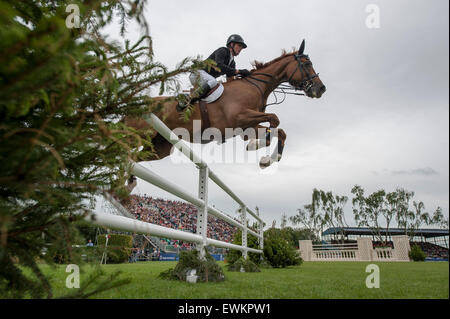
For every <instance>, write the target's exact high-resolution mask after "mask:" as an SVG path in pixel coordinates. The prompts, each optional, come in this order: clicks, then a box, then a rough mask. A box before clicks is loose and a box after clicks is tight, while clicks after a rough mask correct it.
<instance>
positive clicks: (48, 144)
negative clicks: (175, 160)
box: [0, 0, 199, 298]
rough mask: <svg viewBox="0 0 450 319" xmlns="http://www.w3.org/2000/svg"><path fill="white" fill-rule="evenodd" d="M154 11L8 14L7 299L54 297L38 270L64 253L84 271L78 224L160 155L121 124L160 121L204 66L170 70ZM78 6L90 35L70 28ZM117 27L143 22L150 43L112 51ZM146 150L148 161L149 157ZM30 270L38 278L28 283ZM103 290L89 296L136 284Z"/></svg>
mask: <svg viewBox="0 0 450 319" xmlns="http://www.w3.org/2000/svg"><path fill="white" fill-rule="evenodd" d="M144 3H145V1H142V0H135V1H112V2H105V1H100V0H91V1H73V0H70V1H69V0H66V1H64V0H61V1H44V0H34V1H32V0H30V1H2V2H1V3H0V10H1V15H0V38H1V39H2V41H0V51H1V52H2V54H1V55H0V62H1V63H0V119H1V120H0V161H1V163H2V165H1V166H0V238H1V244H0V294H1V295H2V296H6V297H11V298H22V297H26V296H31V297H35V298H41V297H43V296H45V297H47V298H51V297H53V293H52V289H51V285H50V283H49V280H48V278H47V277H46V275H44V274H43V273H42V271H41V270H40V268H39V267H38V265H37V263H36V260H37V259H38V258H42V259H43V260H45V261H46V262H48V263H52V262H53V261H52V260H51V258H50V257H49V256H48V255H42V254H41V253H42V251H43V250H44V249H45V248H46V247H48V246H49V245H53V244H57V243H64V246H65V249H66V250H67V253H68V256H69V260H70V261H71V262H76V263H78V262H80V263H81V261H80V259H79V257H77V256H76V254H75V252H74V251H72V249H71V246H72V244H73V242H74V237H75V236H74V234H75V228H74V225H73V223H74V222H76V221H78V220H81V219H82V218H83V216H82V214H83V213H86V212H87V211H88V210H89V209H90V207H89V205H88V204H87V203H88V202H89V201H91V200H92V198H93V196H94V195H99V194H102V192H103V191H104V190H105V189H111V190H113V191H115V192H116V193H120V190H121V189H122V190H123V185H124V183H125V180H126V179H127V176H128V171H129V168H130V161H129V160H130V159H131V160H134V161H139V160H140V159H141V158H143V157H142V156H145V157H147V156H148V155H149V154H150V153H151V146H152V145H151V141H150V140H151V139H150V138H149V136H150V135H149V134H150V132H151V131H150V130H148V131H143V132H139V134H138V132H136V131H135V130H134V129H132V128H129V127H127V126H126V125H125V124H124V123H123V121H121V120H122V119H123V118H124V117H125V116H130V115H131V116H139V115H141V114H143V113H144V112H148V111H149V110H155V109H157V108H158V107H159V105H158V103H157V102H156V101H155V100H154V99H152V98H150V97H149V95H148V90H149V88H151V87H154V86H160V93H161V94H162V93H163V92H164V91H167V90H171V89H172V90H175V89H176V85H177V82H176V76H177V75H178V74H180V73H183V72H186V71H189V70H192V69H193V68H194V67H198V66H199V64H195V65H191V63H190V62H192V59H185V60H183V61H181V63H180V64H179V66H178V67H177V68H176V69H175V70H168V69H167V68H166V67H165V66H163V65H162V64H160V63H158V62H156V61H154V59H153V49H152V41H151V37H150V36H149V35H148V26H147V22H146V20H145V18H144V15H143V13H144ZM69 4H76V5H77V6H78V7H79V9H80V14H81V21H80V28H70V27H68V26H67V25H66V18H67V15H68V14H67V13H66V8H67V5H69ZM115 15H118V16H119V17H120V20H121V27H122V30H121V31H122V35H123V34H124V32H125V29H126V23H127V21H132V20H134V21H137V22H138V24H139V25H141V28H142V30H143V31H144V33H145V35H144V36H143V37H142V38H141V39H139V40H138V41H137V42H136V43H134V44H132V43H130V42H129V41H125V43H124V45H123V46H122V45H120V44H119V43H117V42H113V41H111V40H109V39H108V38H107V37H106V36H104V35H102V34H101V28H102V27H104V26H106V25H108V24H109V23H111V21H112V18H113V16H115ZM140 147H143V148H144V149H145V150H146V151H145V152H140V153H138V151H137V150H139V148H140ZM77 258H78V259H77ZM22 267H25V268H28V269H30V270H31V271H32V273H33V276H32V277H30V276H25V275H24V273H23V272H22V270H21V269H22ZM97 275H98V276H101V275H102V274H101V272H99V273H97ZM116 277H117V276H116ZM94 279H95V278H94ZM94 279H93V280H94ZM102 282H103V283H102V285H103V286H102V287H98V289H97V288H94V290H92V291H90V292H89V291H86V290H83V289H81V290H80V291H84V292H85V293H86V295H91V294H92V293H93V291H94V292H95V291H99V290H101V289H103V288H105V289H106V288H108V287H109V288H110V287H114V286H118V285H122V284H125V283H126V280H125V281H124V280H122V281H121V280H116V278H115V277H114V276H113V279H112V280H106V281H102ZM90 287H92V284H91V286H90ZM77 296H78V297H80V294H79V293H78V294H77Z"/></svg>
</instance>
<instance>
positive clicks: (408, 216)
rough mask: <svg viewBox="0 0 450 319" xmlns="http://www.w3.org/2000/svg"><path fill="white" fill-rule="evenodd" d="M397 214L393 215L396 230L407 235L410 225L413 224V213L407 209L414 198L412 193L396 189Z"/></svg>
mask: <svg viewBox="0 0 450 319" xmlns="http://www.w3.org/2000/svg"><path fill="white" fill-rule="evenodd" d="M396 192H397V200H398V204H397V213H396V215H395V218H396V221H397V226H398V228H402V229H403V230H404V232H405V235H408V230H409V229H411V224H412V223H413V222H414V218H415V215H414V212H412V211H411V210H410V209H409V202H410V200H411V199H412V198H413V197H414V192H409V191H407V190H405V189H403V188H397V189H396Z"/></svg>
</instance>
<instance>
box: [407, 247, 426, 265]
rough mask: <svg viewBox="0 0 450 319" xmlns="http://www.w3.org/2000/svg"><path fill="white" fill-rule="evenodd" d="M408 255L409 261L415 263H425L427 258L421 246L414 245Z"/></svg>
mask: <svg viewBox="0 0 450 319" xmlns="http://www.w3.org/2000/svg"><path fill="white" fill-rule="evenodd" d="M408 255H409V259H411V260H414V261H424V260H425V257H426V255H425V253H424V252H423V250H422V248H420V246H419V245H413V246H412V247H411V250H410V251H409V253H408Z"/></svg>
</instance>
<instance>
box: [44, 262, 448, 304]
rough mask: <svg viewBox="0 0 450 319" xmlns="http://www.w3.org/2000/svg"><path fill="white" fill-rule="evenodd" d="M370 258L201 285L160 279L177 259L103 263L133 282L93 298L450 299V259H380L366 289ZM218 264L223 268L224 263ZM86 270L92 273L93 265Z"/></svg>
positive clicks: (61, 278)
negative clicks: (376, 282)
mask: <svg viewBox="0 0 450 319" xmlns="http://www.w3.org/2000/svg"><path fill="white" fill-rule="evenodd" d="M368 264H369V263H367V262H304V263H303V265H301V266H296V267H288V268H285V269H262V271H261V272H260V273H236V272H228V271H226V270H225V276H226V280H225V281H224V282H220V283H197V284H189V283H186V282H178V281H168V280H164V279H159V278H158V275H159V273H161V272H162V271H164V270H166V269H168V268H173V267H174V266H175V262H140V263H133V264H120V265H103V266H102V267H103V268H104V269H105V271H106V272H108V273H109V272H114V271H117V270H121V271H122V272H123V273H124V274H123V276H124V277H129V278H131V280H132V281H131V283H130V284H129V285H127V286H123V287H120V288H117V289H113V290H110V291H107V292H103V293H101V294H98V295H96V296H94V298H139V299H141V298H151V299H158V298H164V299H166V298H167V299H179V298H182V299H185V298H188V299H191V298H193V299H199V298H207V299H208V298H217V299H222V298H232V299H234V298H252V299H263V298H269V299H281V298H283V299H303V298H308V299H309V298H320V299H329V298H333V299H335V298H337V299H342V298H356V299H360V298H363V299H372V298H377V299H379V298H389V299H392V298H449V265H448V262H409V263H395V262H391V263H388V262H386V263H375V264H377V265H378V266H379V269H380V288H372V289H369V288H367V287H366V277H367V276H368V275H369V273H366V272H365V269H366V266H367V265H368ZM219 265H221V266H222V267H224V263H223V262H219ZM42 269H43V271H44V272H45V273H46V274H48V275H50V277H51V284H52V286H53V288H54V296H55V297H56V296H60V295H63V294H67V293H70V292H72V290H71V289H68V288H66V287H65V282H66V277H67V276H68V273H66V272H65V266H62V265H61V266H58V267H57V268H56V269H52V268H50V267H48V266H42ZM83 269H85V270H86V271H85V272H84V273H82V274H81V277H80V278H81V284H83V278H86V277H87V274H88V273H89V271H90V269H89V266H84V268H83Z"/></svg>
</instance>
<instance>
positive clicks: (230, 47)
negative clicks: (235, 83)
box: [177, 34, 250, 112]
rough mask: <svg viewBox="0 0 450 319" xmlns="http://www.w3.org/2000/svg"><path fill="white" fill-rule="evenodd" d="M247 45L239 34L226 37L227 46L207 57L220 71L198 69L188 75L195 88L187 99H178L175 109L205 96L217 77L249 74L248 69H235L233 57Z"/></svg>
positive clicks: (215, 82) (184, 106)
mask: <svg viewBox="0 0 450 319" xmlns="http://www.w3.org/2000/svg"><path fill="white" fill-rule="evenodd" d="M246 47H247V45H246V44H245V42H244V39H242V37H241V36H240V35H239V34H232V35H230V36H229V37H228V40H227V46H226V47H220V48H218V49H217V50H215V51H214V52H213V53H212V54H211V55H210V56H209V57H208V59H211V60H214V61H215V62H216V63H217V67H218V68H219V69H220V72H219V71H217V70H215V69H213V68H211V69H210V70H207V69H203V70H198V71H195V72H193V73H191V75H190V76H189V80H190V81H191V84H192V85H193V86H194V88H196V89H195V90H194V92H193V93H192V94H191V95H190V96H189V97H188V98H187V99H180V100H179V101H178V104H177V111H178V112H181V111H183V110H184V109H185V108H186V107H187V106H188V105H189V104H194V103H195V102H197V101H198V100H200V99H202V98H203V97H205V96H206V95H207V94H208V92H209V91H210V90H211V89H212V88H214V87H215V86H216V85H217V84H218V82H217V80H216V78H217V77H219V76H221V75H223V74H226V75H227V77H232V76H235V75H240V76H242V77H246V76H248V75H250V71H249V70H246V69H242V70H237V69H236V63H235V62H234V57H235V56H237V55H239V53H240V52H241V50H242V49H245V48H246Z"/></svg>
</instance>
